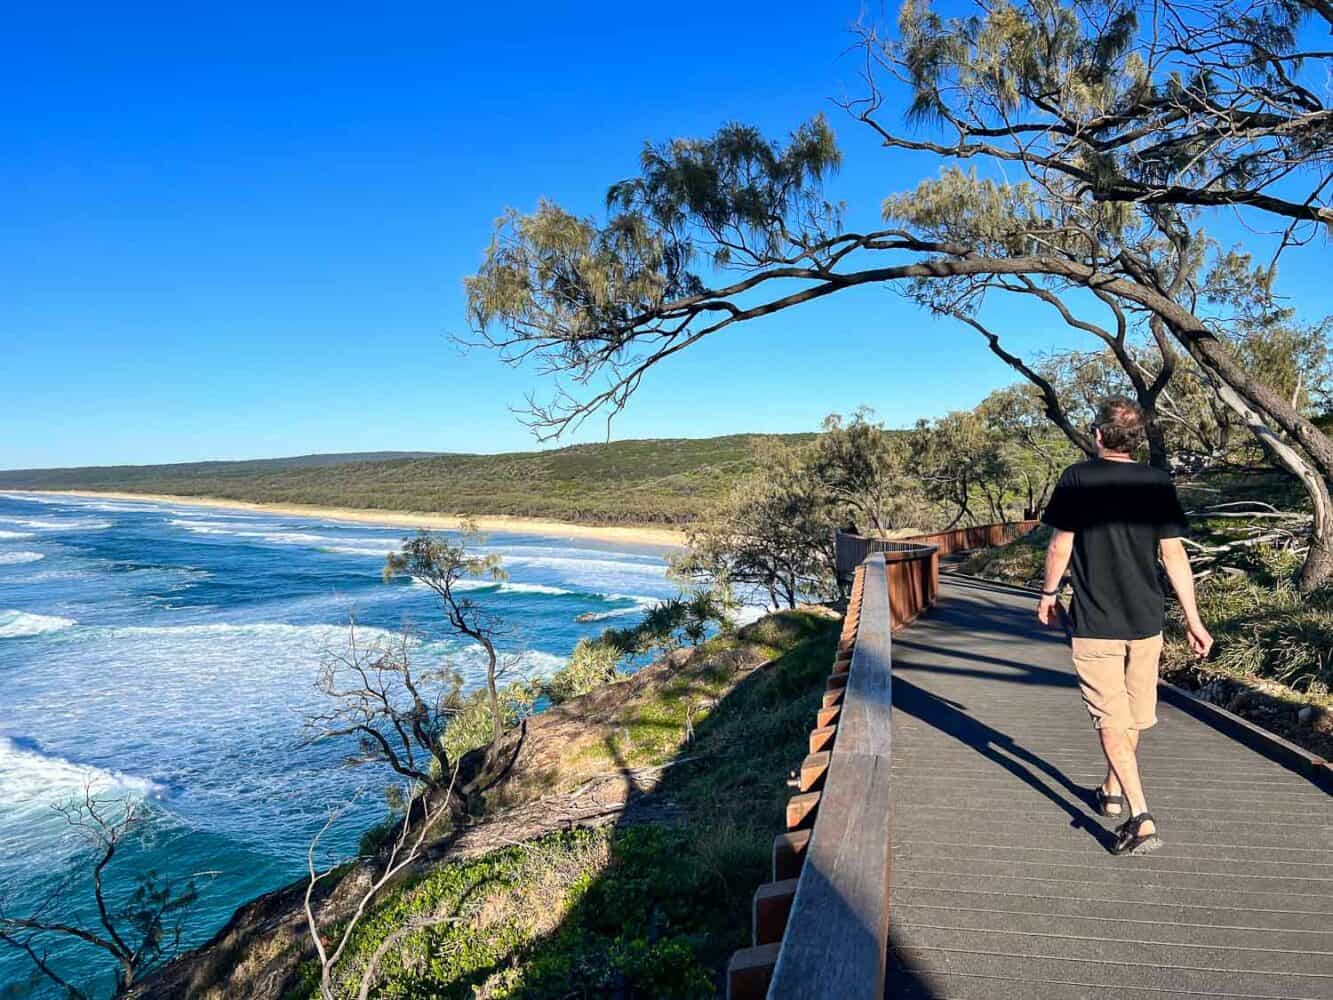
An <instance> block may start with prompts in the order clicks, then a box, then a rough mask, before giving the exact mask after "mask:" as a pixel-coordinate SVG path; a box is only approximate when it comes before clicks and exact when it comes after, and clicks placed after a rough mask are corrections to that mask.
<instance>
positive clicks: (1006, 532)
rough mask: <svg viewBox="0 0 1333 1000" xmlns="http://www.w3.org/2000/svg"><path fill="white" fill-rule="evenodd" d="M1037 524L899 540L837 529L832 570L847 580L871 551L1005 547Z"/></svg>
mask: <svg viewBox="0 0 1333 1000" xmlns="http://www.w3.org/2000/svg"><path fill="white" fill-rule="evenodd" d="M1039 523H1040V522H1038V521H1001V522H998V523H996V524H975V525H972V526H970V527H967V528H951V529H950V530H948V531H935V532H931V533H929V534H925V535H908V536H906V537H903V538H893V539H888V538H875V537H874V536H872V535H857V534H853V533H851V532H848V531H843V530H842V529H841V528H839V529H838V530H837V531H835V532H834V533H833V551H834V567H835V570H836V572H837V575H838V579H839V580H840V581H844V582H845V581H847V580H850V579H851V577H852V573H853V572H855V570H856V567H858V566H860V565H861V563H863V562H865V559H866V556H868V555H870V553H872V552H893V551H896V550H897V549H898V548H900V547H901V546H902V545H904V544H908V545H934V546H935V547H936V548H937V549H939V554H940V555H942V556H950V555H953V554H954V553H955V552H965V551H967V550H968V549H984V548H989V547H990V546H992V545H1007V544H1009V543H1010V542H1012V541H1014V540H1015V539H1017V538H1022V537H1023V536H1024V535H1026V534H1027V533H1028V532H1029V531H1031V530H1032V529H1033V528H1035V527H1036V526H1037V525H1038V524H1039Z"/></svg>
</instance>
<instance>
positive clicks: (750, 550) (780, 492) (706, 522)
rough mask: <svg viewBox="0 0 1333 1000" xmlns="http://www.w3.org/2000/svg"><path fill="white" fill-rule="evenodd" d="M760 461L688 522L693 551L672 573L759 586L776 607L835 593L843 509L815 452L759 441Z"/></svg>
mask: <svg viewBox="0 0 1333 1000" xmlns="http://www.w3.org/2000/svg"><path fill="white" fill-rule="evenodd" d="M861 440H862V441H864V440H867V439H866V438H862V439H861ZM756 466H757V468H756V471H754V472H753V473H751V474H750V475H748V476H746V477H744V478H743V479H741V480H740V481H739V482H737V483H736V484H735V486H734V487H733V488H732V489H731V491H730V492H729V493H728V494H727V496H726V497H725V498H724V499H723V500H722V501H721V502H720V503H718V504H717V505H716V506H715V507H714V508H712V509H711V510H710V511H708V512H706V513H705V514H704V516H703V517H702V518H700V520H699V521H698V522H696V523H695V524H693V525H691V526H690V528H689V530H688V534H687V538H688V546H689V548H688V552H687V553H686V554H685V555H684V556H679V557H676V558H674V559H673V561H672V570H673V572H674V573H675V574H677V575H678V576H681V577H684V578H687V579H712V580H718V581H721V582H722V583H723V584H725V585H726V586H728V587H746V588H749V587H756V588H758V589H759V590H760V592H761V593H763V594H765V595H766V596H767V598H768V602H769V604H770V605H772V606H774V607H781V606H783V605H786V606H787V607H795V606H796V604H797V602H798V601H799V600H801V599H802V598H808V597H818V596H822V595H825V594H829V593H831V592H832V590H833V552H832V546H833V529H834V528H835V527H837V526H838V524H839V523H840V522H839V521H838V515H839V513H840V510H839V507H838V505H837V504H836V503H834V502H833V501H832V497H831V495H830V492H829V491H828V489H827V488H826V487H825V485H824V483H823V482H822V481H821V480H820V478H819V476H818V475H817V473H816V472H815V469H814V463H813V462H812V461H811V460H810V454H809V452H808V451H807V450H806V449H797V448H790V447H784V446H781V445H777V444H766V445H760V446H759V447H758V448H757V452H756Z"/></svg>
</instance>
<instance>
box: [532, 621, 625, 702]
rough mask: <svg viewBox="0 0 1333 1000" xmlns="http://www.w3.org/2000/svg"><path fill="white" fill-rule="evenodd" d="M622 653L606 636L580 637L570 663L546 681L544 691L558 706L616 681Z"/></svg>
mask: <svg viewBox="0 0 1333 1000" xmlns="http://www.w3.org/2000/svg"><path fill="white" fill-rule="evenodd" d="M624 656H625V651H624V649H622V648H621V647H620V646H619V645H618V644H617V643H615V642H611V641H608V640H607V638H606V637H605V636H601V637H599V638H596V639H580V640H579V641H578V645H576V646H575V647H574V652H573V653H572V654H571V655H570V657H569V662H568V663H567V664H565V666H564V668H563V669H562V670H560V671H559V672H557V673H556V674H555V675H554V676H552V677H551V679H550V680H548V681H547V682H546V684H545V685H544V686H543V691H544V692H545V694H546V696H547V697H548V698H550V699H551V701H553V702H555V703H556V704H557V705H558V704H560V702H562V701H568V700H569V699H570V698H577V697H578V696H579V695H581V694H587V693H588V692H589V691H592V690H593V689H595V688H598V687H601V686H602V685H603V684H606V683H609V682H610V681H613V680H615V677H616V671H617V668H618V667H619V665H620V661H621V659H622V658H623V657H624Z"/></svg>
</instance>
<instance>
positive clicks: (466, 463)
mask: <svg viewBox="0 0 1333 1000" xmlns="http://www.w3.org/2000/svg"><path fill="white" fill-rule="evenodd" d="M810 437H812V435H808V434H792V435H785V438H786V439H787V440H791V441H797V442H799V441H805V440H809V438H810ZM755 438H756V435H752V434H732V435H727V436H725V437H714V438H661V439H652V440H643V441H617V442H613V443H610V444H586V445H574V446H572V447H568V448H560V449H555V450H551V451H532V452H511V453H506V454H501V455H464V454H449V455H434V456H430V457H425V458H401V457H393V458H387V459H385V458H382V457H380V456H373V455H372V456H336V455H334V456H309V457H306V458H300V459H268V460H262V461H253V462H216V463H214V462H202V463H192V464H188V465H146V466H114V467H105V468H85V469H37V470H25V471H12V472H0V489H50V490H79V489H82V490H108V491H125V492H133V493H170V494H175V495H178V496H200V497H203V496H207V497H220V498H223V499H227V500H242V501H246V502H249V503H301V504H315V505H322V506H330V507H356V508H365V509H372V510H392V511H438V512H441V513H448V514H475V515H499V514H506V515H515V516H523V517H549V518H557V519H559V520H565V521H577V522H586V523H592V524H678V523H684V522H687V521H690V520H691V519H693V518H694V517H695V516H696V515H697V514H698V512H699V511H700V510H701V509H702V507H703V506H704V505H705V504H706V503H707V502H708V501H710V500H711V499H713V498H715V497H717V496H719V495H721V493H722V492H723V491H725V489H726V488H727V487H728V486H729V485H730V484H731V482H732V481H734V479H735V478H736V477H737V476H738V475H742V474H743V473H745V472H748V471H749V470H750V469H751V468H753V464H754V456H753V453H752V444H753V442H754V440H755Z"/></svg>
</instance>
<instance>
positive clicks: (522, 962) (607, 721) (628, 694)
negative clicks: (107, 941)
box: [132, 608, 840, 1000]
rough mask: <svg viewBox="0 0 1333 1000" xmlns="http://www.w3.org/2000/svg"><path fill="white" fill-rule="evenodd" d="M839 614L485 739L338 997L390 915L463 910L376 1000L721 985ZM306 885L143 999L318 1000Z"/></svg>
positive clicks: (245, 911) (362, 878) (674, 992)
mask: <svg viewBox="0 0 1333 1000" xmlns="http://www.w3.org/2000/svg"><path fill="white" fill-rule="evenodd" d="M839 621H840V619H839V618H838V617H837V616H836V615H834V614H832V613H831V612H827V611H823V610H822V609H813V608H811V609H805V610H802V611H796V612H781V613H778V614H775V615H771V616H769V617H767V618H763V619H761V620H759V621H758V622H755V623H753V624H751V625H748V626H746V627H745V628H743V629H741V630H740V631H739V632H738V633H736V634H734V635H722V636H717V637H715V638H713V639H711V640H709V641H708V642H707V643H705V644H704V645H702V646H701V647H698V648H694V649H685V650H678V651H676V652H674V653H672V654H670V655H668V656H666V657H664V658H663V659H662V660H659V661H658V662H657V663H655V664H653V665H651V666H649V667H647V668H645V669H644V670H641V671H639V672H638V673H637V674H635V675H633V676H632V677H630V678H628V679H625V680H623V681H621V682H619V683H615V684H609V685H606V686H603V687H601V688H598V689H597V690H595V691H593V692H591V693H590V694H587V695H584V696H582V697H580V698H575V699H572V700H570V701H568V702H565V703H563V704H561V705H558V706H556V707H554V708H551V709H550V710H548V711H546V712H543V713H541V714H539V715H536V716H533V717H532V718H531V719H529V720H528V721H527V723H526V724H525V725H524V726H523V727H521V728H519V729H514V730H511V731H510V732H508V733H506V735H505V737H504V739H503V740H502V741H501V743H500V744H498V745H497V746H496V747H495V748H493V750H492V752H490V753H489V754H487V753H485V752H483V751H478V752H477V753H476V754H475V755H474V756H473V757H471V758H469V759H468V760H466V761H465V765H479V766H480V768H481V770H480V771H479V772H478V773H477V774H475V775H472V776H470V778H469V782H470V783H472V784H474V785H479V786H480V787H483V788H485V789H486V791H485V792H484V794H482V795H480V796H478V798H477V800H476V801H475V802H474V803H473V818H472V820H471V822H470V823H469V824H468V825H467V826H465V827H464V828H462V829H461V830H458V831H455V832H452V833H449V834H446V835H445V836H444V837H443V838H441V839H440V840H439V841H437V842H434V843H433V844H431V845H429V847H428V850H427V852H426V853H427V858H428V860H426V861H424V862H423V863H421V864H420V865H419V866H417V867H416V869H415V870H413V871H412V872H411V874H410V876H409V877H406V878H404V879H403V880H402V881H401V882H400V883H399V884H397V885H396V886H395V887H393V888H391V889H388V890H386V891H385V893H384V894H383V895H382V896H381V898H379V899H378V900H377V901H376V904H375V905H374V906H373V907H372V909H371V910H370V912H369V913H368V916H367V920H366V922H365V923H364V924H363V925H362V928H361V930H359V931H358V933H357V934H356V935H355V937H354V940H353V942H352V946H351V948H350V952H349V954H348V956H347V958H346V959H345V960H344V963H343V965H342V966H340V974H339V976H338V977H337V980H336V989H335V993H336V995H337V996H338V997H339V998H342V997H347V998H349V1000H350V998H352V997H355V995H356V988H355V986H356V982H357V980H358V979H359V975H360V969H361V967H362V965H363V964H364V962H365V961H366V958H367V956H368V955H369V954H370V953H371V952H372V951H373V950H374V949H375V948H376V947H377V946H379V945H380V944H381V943H382V942H383V941H384V939H385V937H386V936H387V935H388V934H389V933H391V932H392V931H393V930H394V929H395V928H397V927H400V926H403V925H404V924H405V923H407V922H409V921H411V920H413V919H415V918H419V917H422V916H423V915H430V914H437V913H440V912H452V913H453V914H454V918H455V919H451V920H450V922H449V923H447V924H445V925H441V926H438V927H435V928H433V929H426V930H422V931H421V932H419V933H417V934H414V935H412V936H411V938H410V939H408V940H406V941H405V942H404V943H403V946H402V947H401V949H397V948H396V949H394V952H393V954H392V955H391V957H390V958H389V959H388V960H387V961H386V962H385V963H384V965H383V967H382V968H383V975H382V977H381V980H380V982H379V983H378V988H377V990H376V993H375V995H377V996H386V997H438V998H441V1000H475V998H478V997H482V998H492V1000H499V998H517V997H529V998H552V1000H554V998H557V997H560V998H564V997H570V996H607V997H610V996H627V997H628V996H640V997H643V996H651V997H661V998H679V1000H686V998H689V1000H693V998H696V997H708V996H716V995H719V993H720V992H721V976H722V969H723V967H724V966H725V964H726V960H727V958H728V956H729V955H730V953H731V952H732V951H733V950H734V949H736V948H738V947H741V946H743V945H744V944H745V943H747V939H748V930H749V906H750V898H751V895H752V893H753V890H754V886H755V885H757V884H759V883H760V882H762V881H764V879H765V873H766V871H767V869H768V861H769V856H770V846H771V844H772V840H773V834H774V832H775V831H777V830H780V829H781V828H782V820H783V815H784V812H783V810H784V807H785V802H786V798H787V795H788V793H789V790H788V788H787V786H786V783H785V780H784V777H785V775H786V774H787V773H788V772H789V770H790V769H791V768H793V767H795V766H797V765H798V764H799V762H800V760H801V759H802V757H803V756H804V755H805V752H806V749H807V748H806V738H807V735H808V732H809V728H810V725H811V720H813V718H814V716H815V713H816V710H817V709H818V708H819V704H820V699H821V696H822V694H823V689H824V683H823V682H824V678H825V676H826V674H827V673H828V670H829V664H830V663H831V662H832V660H833V655H834V647H835V642H836V639H837V633H838V627H839ZM468 769H469V770H471V766H469V767H468ZM473 777H475V778H479V779H480V780H478V781H473V780H472V778H473ZM377 864H379V860H378V859H375V858H363V859H361V860H360V861H359V862H357V863H355V864H353V865H350V866H348V867H347V868H346V869H344V870H342V872H341V873H340V877H339V878H338V879H337V880H336V881H333V882H332V883H331V884H330V883H326V886H327V888H325V890H324V891H322V892H321V893H319V894H317V896H316V909H317V912H318V913H319V917H320V921H321V925H322V926H324V927H326V928H337V927H338V926H339V925H340V923H341V921H342V920H344V919H346V917H347V915H348V914H349V913H350V912H351V909H352V908H353V907H354V906H355V905H356V902H357V901H358V898H359V896H358V894H359V892H360V891H362V890H363V889H364V886H365V885H366V884H367V882H366V880H367V879H368V878H369V877H370V873H371V872H372V871H374V870H376V865H377ZM304 891H305V885H304V882H303V881H298V882H295V883H293V884H292V885H290V886H288V887H286V888H284V889H279V890H277V891H275V892H272V893H270V894H268V895H266V896H262V897H260V898H259V899H257V900H255V901H253V902H251V903H249V904H247V905H245V906H243V907H241V908H240V909H239V910H237V911H236V914H235V916H234V917H233V918H232V920H231V922H230V923H229V924H228V925H227V926H226V927H224V928H223V929H222V930H221V931H220V932H219V933H218V934H217V936H216V937H215V938H214V939H213V940H212V941H211V942H209V943H208V944H206V945H204V946H203V947H201V948H198V949H196V950H194V951H192V952H189V953H188V954H186V955H184V956H182V957H181V958H180V959H178V960H177V961H176V962H174V963H173V964H172V965H170V966H168V967H167V968H166V969H164V970H162V971H161V972H159V973H158V974H156V975H153V976H151V977H150V978H149V979H148V980H147V981H145V982H144V983H143V984H142V985H141V986H140V987H139V988H138V989H136V990H135V991H134V993H133V994H132V996H133V997H134V998H135V1000H305V998H308V997H315V996H318V990H317V989H315V980H314V978H313V974H314V968H313V965H312V955H313V951H314V949H313V946H312V945H311V942H310V939H309V934H308V929H307V926H306V923H305V916H304V911H303V909H302V899H303V895H304Z"/></svg>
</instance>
